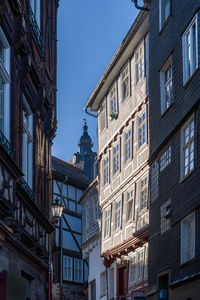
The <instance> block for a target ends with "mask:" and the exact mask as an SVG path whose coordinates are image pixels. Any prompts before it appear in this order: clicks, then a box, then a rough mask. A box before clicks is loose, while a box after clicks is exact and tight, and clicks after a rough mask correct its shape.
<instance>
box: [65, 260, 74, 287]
mask: <svg viewBox="0 0 200 300" xmlns="http://www.w3.org/2000/svg"><path fill="white" fill-rule="evenodd" d="M72 265H73V258H72V257H69V256H63V280H68V281H73V275H72V270H73V268H72Z"/></svg>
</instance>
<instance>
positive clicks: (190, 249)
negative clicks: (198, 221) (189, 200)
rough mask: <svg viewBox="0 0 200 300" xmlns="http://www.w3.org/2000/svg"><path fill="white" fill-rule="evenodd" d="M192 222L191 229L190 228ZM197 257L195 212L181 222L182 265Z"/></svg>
mask: <svg viewBox="0 0 200 300" xmlns="http://www.w3.org/2000/svg"><path fill="white" fill-rule="evenodd" d="M189 221H190V226H191V228H188V222H189ZM194 257H195V212H192V213H191V214H189V215H188V216H187V217H185V218H184V219H183V220H182V221H181V264H184V263H186V262H188V261H190V260H192V259H193V258H194Z"/></svg>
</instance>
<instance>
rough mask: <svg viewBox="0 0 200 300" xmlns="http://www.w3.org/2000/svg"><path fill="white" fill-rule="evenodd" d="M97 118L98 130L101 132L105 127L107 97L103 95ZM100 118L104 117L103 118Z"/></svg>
mask: <svg viewBox="0 0 200 300" xmlns="http://www.w3.org/2000/svg"><path fill="white" fill-rule="evenodd" d="M98 118H99V131H100V134H101V133H102V132H103V131H104V130H105V129H106V128H107V98H106V97H104V99H103V100H102V102H101V104H100V106H99V113H98ZM102 118H104V120H103V119H102ZM102 120H103V121H102ZM103 123H104V124H103ZM102 124H103V126H102Z"/></svg>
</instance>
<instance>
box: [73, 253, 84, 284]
mask: <svg viewBox="0 0 200 300" xmlns="http://www.w3.org/2000/svg"><path fill="white" fill-rule="evenodd" d="M74 281H75V282H83V261H82V260H81V259H78V258H75V259H74Z"/></svg>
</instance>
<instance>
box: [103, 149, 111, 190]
mask: <svg viewBox="0 0 200 300" xmlns="http://www.w3.org/2000/svg"><path fill="white" fill-rule="evenodd" d="M102 174H103V176H102V181H103V186H105V185H106V184H108V183H109V180H110V155H109V153H108V155H107V156H106V157H105V158H104V159H103V160H102Z"/></svg>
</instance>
